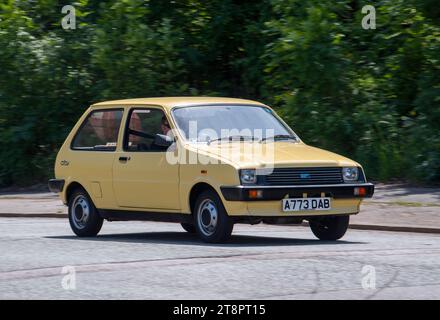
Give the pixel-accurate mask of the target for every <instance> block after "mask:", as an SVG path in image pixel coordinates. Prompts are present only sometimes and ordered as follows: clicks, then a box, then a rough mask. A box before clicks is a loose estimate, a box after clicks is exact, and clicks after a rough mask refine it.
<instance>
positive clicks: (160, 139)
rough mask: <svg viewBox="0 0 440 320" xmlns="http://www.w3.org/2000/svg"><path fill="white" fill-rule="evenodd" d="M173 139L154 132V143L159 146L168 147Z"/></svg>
mask: <svg viewBox="0 0 440 320" xmlns="http://www.w3.org/2000/svg"><path fill="white" fill-rule="evenodd" d="M173 142H174V139H173V138H172V137H169V136H167V135H165V134H159V133H158V134H156V136H155V137H154V144H155V145H156V146H159V147H169V146H171V145H172V144H173Z"/></svg>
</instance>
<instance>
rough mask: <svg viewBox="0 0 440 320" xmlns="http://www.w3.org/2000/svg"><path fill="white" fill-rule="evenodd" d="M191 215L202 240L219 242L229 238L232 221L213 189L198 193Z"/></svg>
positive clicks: (232, 226) (232, 225)
mask: <svg viewBox="0 0 440 320" xmlns="http://www.w3.org/2000/svg"><path fill="white" fill-rule="evenodd" d="M193 215H194V226H195V229H196V231H197V234H198V235H199V237H200V238H201V239H202V240H203V241H205V242H211V243H221V242H225V241H227V240H228V239H229V238H230V236H231V233H232V229H233V228H234V223H233V221H232V219H231V218H230V217H229V216H228V214H227V212H226V210H225V207H224V206H223V203H222V201H221V199H220V198H219V196H218V195H217V193H215V192H214V191H211V190H207V191H204V192H203V193H202V194H200V195H199V197H198V198H197V201H196V204H195V206H194V212H193Z"/></svg>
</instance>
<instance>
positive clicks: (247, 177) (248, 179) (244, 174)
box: [240, 169, 257, 184]
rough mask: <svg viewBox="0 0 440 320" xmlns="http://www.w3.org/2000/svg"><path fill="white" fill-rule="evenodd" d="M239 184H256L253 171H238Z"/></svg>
mask: <svg viewBox="0 0 440 320" xmlns="http://www.w3.org/2000/svg"><path fill="white" fill-rule="evenodd" d="M240 181H241V184H254V183H256V182H257V174H256V172H255V169H243V170H240Z"/></svg>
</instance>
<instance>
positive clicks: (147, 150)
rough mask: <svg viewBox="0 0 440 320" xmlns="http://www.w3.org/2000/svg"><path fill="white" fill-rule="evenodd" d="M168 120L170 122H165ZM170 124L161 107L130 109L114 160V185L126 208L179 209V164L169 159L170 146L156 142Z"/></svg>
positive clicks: (117, 196) (119, 202)
mask: <svg viewBox="0 0 440 320" xmlns="http://www.w3.org/2000/svg"><path fill="white" fill-rule="evenodd" d="M164 124H166V125H167V126H164ZM168 130H169V124H168V121H167V118H166V116H165V113H164V112H163V110H162V109H161V108H158V107H144V108H132V109H130V110H129V113H128V115H127V121H126V128H125V132H124V139H123V149H122V150H121V151H120V152H117V155H116V157H115V159H114V164H113V189H114V192H115V196H116V200H117V203H118V205H119V206H120V207H125V208H144V209H149V210H156V209H159V210H179V209H180V201H179V165H178V164H171V163H169V162H168V161H167V157H166V152H173V151H167V149H168V148H167V147H161V146H158V145H156V144H155V138H156V135H157V134H166V133H167V132H166V131H168Z"/></svg>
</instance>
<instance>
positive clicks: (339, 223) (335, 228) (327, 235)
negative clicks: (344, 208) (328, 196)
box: [309, 215, 350, 241]
mask: <svg viewBox="0 0 440 320" xmlns="http://www.w3.org/2000/svg"><path fill="white" fill-rule="evenodd" d="M349 223H350V216H348V215H344V216H329V217H322V218H317V219H313V220H310V221H309V224H310V229H312V232H313V234H314V235H315V236H316V237H317V238H318V239H319V240H328V241H335V240H338V239H341V238H342V237H343V236H344V234H345V232H346V231H347V229H348V225H349Z"/></svg>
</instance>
